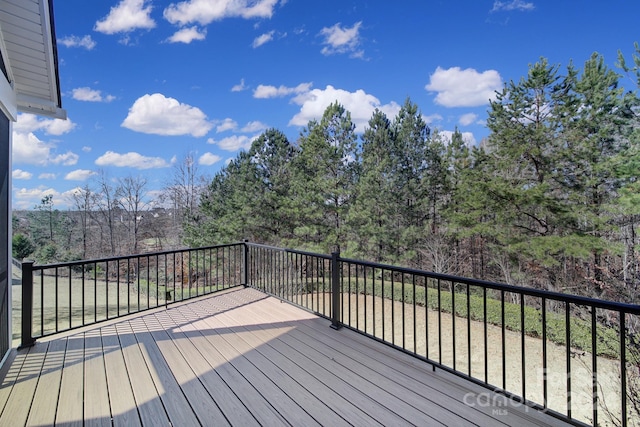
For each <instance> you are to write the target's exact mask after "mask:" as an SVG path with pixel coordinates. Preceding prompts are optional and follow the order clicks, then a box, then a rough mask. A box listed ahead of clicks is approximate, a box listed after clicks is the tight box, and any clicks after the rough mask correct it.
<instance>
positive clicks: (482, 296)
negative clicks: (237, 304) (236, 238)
mask: <svg viewBox="0 0 640 427" xmlns="http://www.w3.org/2000/svg"><path fill="white" fill-rule="evenodd" d="M246 251H247V253H246V257H247V260H248V261H247V269H248V271H247V273H246V276H245V277H247V278H248V280H247V284H248V286H252V287H255V288H257V289H259V290H262V291H264V292H266V293H269V294H271V295H274V296H276V297H278V298H281V299H283V300H286V301H289V302H291V303H293V304H296V305H298V306H301V307H303V308H305V309H307V310H310V311H313V312H315V313H317V314H318V315H320V316H323V317H326V318H329V319H331V320H332V326H333V327H334V328H339V327H341V326H345V327H348V328H351V329H354V330H356V331H358V332H360V333H362V334H365V335H367V336H369V337H371V338H373V339H375V340H378V341H381V342H384V343H386V344H388V345H391V346H393V347H395V348H397V349H399V350H402V351H404V352H406V353H409V354H411V355H413V356H415V357H417V358H420V359H422V360H424V361H426V362H428V363H430V364H431V365H432V366H433V367H434V369H436V368H438V369H443V370H445V371H448V372H451V373H453V374H455V375H458V376H461V377H464V378H466V379H467V380H470V381H472V382H474V383H476V384H480V385H482V386H484V387H486V388H488V389H490V390H492V391H497V392H498V396H503V397H504V398H505V400H504V401H502V402H498V405H497V406H498V407H499V406H501V405H502V406H503V407H504V410H508V408H509V407H510V405H521V406H523V407H524V409H525V410H529V409H530V408H532V409H536V410H539V411H544V412H547V413H549V414H551V415H553V416H555V417H557V418H560V419H563V420H566V421H569V422H572V423H574V424H577V425H583V424H587V425H589V424H591V425H599V424H606V423H613V424H617V425H622V426H627V425H635V424H634V423H635V422H637V420H638V415H639V414H638V405H639V404H640V394H639V393H640V345H639V344H640V342H639V341H638V337H640V306H638V305H630V304H621V303H615V302H608V301H602V300H597V299H592V298H584V297H579V296H572V295H566V294H561V293H554V292H547V291H541V290H535V289H528V288H523V287H517V286H510V285H505V284H499V283H493V282H487V281H482V280H474V279H468V278H462V277H455V276H449V275H443V274H436V273H430V272H426V271H421V270H414V269H408V268H402V267H397V266H391V265H384V264H377V263H370V262H365V261H358V260H352V259H345V258H341V257H340V256H339V254H332V255H331V256H328V255H321V254H314V253H309V252H303V251H294V250H288V249H282V248H273V247H268V246H263V245H256V244H251V243H247V248H246ZM483 398H488V399H495V397H488V396H476V397H475V398H471V397H470V398H469V400H468V401H467V402H466V403H468V404H470V405H483V404H486V402H485V403H483V400H482V399H483ZM492 403H494V405H493V406H496V405H495V403H496V402H495V401H494V402H492Z"/></svg>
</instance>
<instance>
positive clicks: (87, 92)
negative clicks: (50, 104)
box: [71, 87, 116, 102]
mask: <svg viewBox="0 0 640 427" xmlns="http://www.w3.org/2000/svg"><path fill="white" fill-rule="evenodd" d="M71 96H72V97H73V99H75V100H76V101H88V102H103V101H104V102H111V101H113V100H114V99H116V97H115V96H113V95H105V96H102V92H101V91H99V90H95V89H91V88H89V87H79V88H76V89H73V90H72V91H71Z"/></svg>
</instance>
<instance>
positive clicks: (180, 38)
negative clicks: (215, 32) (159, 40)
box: [167, 25, 207, 44]
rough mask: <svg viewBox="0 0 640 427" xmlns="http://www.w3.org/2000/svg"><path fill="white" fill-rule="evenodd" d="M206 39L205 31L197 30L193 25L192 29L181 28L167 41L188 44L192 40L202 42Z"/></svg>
mask: <svg viewBox="0 0 640 427" xmlns="http://www.w3.org/2000/svg"><path fill="white" fill-rule="evenodd" d="M206 37H207V30H206V28H204V29H202V30H201V29H199V28H198V27H196V26H195V25H194V26H193V27H188V28H182V29H180V30H178V31H176V32H175V33H174V34H173V35H172V36H171V37H169V38H168V39H167V41H168V42H169V43H185V44H189V43H191V42H192V41H194V40H204V39H205V38H206Z"/></svg>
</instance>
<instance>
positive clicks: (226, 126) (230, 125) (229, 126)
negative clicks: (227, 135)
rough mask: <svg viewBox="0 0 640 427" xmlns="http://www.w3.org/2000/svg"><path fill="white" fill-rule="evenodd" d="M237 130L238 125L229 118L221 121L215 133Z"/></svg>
mask: <svg viewBox="0 0 640 427" xmlns="http://www.w3.org/2000/svg"><path fill="white" fill-rule="evenodd" d="M237 128H238V123H237V122H236V121H235V120H233V119H230V118H226V119H224V120H223V121H222V124H219V125H218V126H216V132H217V133H220V132H226V131H228V130H236V129H237Z"/></svg>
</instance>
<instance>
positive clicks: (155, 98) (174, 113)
mask: <svg viewBox="0 0 640 427" xmlns="http://www.w3.org/2000/svg"><path fill="white" fill-rule="evenodd" d="M121 126H123V127H125V128H127V129H131V130H133V131H136V132H142V133H149V134H154V135H192V136H194V137H200V136H204V135H206V134H207V133H208V132H209V131H210V130H211V128H212V127H213V125H212V124H211V123H210V122H208V121H207V116H206V115H205V114H204V113H203V112H202V111H201V110H200V109H199V108H196V107H192V106H190V105H187V104H181V103H180V102H178V101H177V100H176V99H173V98H167V97H165V96H164V95H162V94H160V93H154V94H153V95H149V94H147V95H144V96H141V97H140V98H138V99H137V100H136V101H135V102H134V103H133V105H132V106H131V108H129V114H128V115H127V118H126V119H124V121H123V122H122V125H121Z"/></svg>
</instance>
